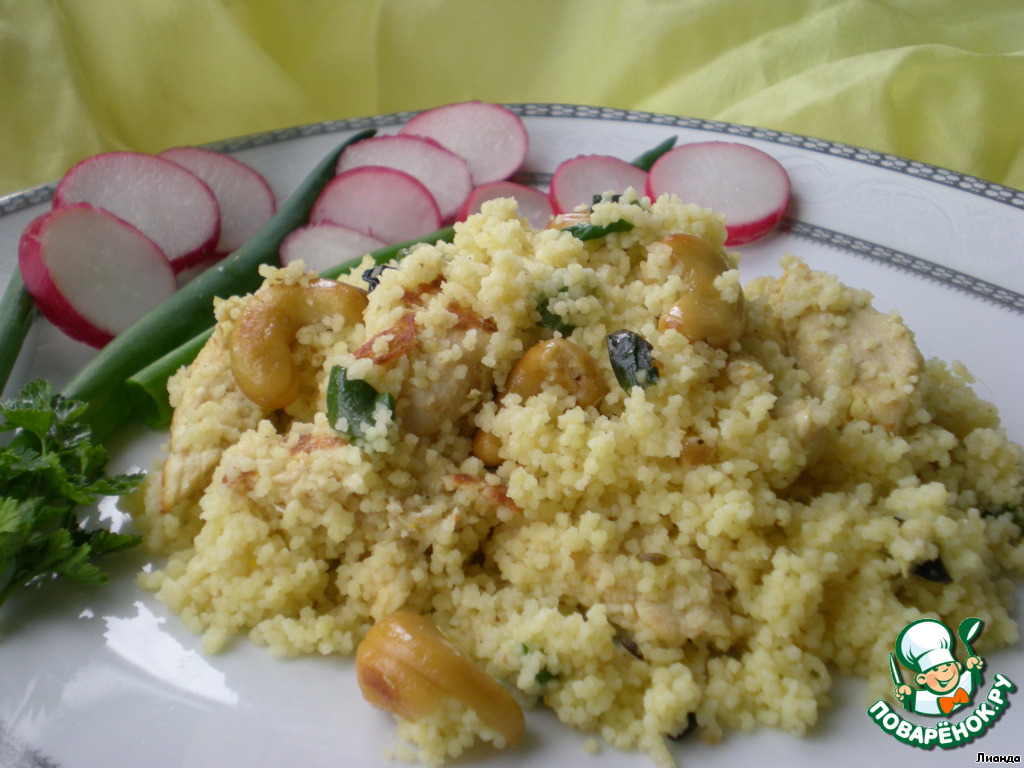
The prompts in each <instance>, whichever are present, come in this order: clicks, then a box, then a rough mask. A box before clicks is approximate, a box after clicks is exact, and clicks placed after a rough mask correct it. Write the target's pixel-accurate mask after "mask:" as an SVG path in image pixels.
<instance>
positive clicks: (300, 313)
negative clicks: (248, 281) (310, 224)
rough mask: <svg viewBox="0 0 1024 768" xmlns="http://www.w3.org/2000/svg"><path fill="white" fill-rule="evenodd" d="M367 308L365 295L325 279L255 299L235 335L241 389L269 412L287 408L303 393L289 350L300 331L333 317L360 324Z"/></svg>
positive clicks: (233, 353) (276, 288) (234, 351)
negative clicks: (339, 316) (337, 316)
mask: <svg viewBox="0 0 1024 768" xmlns="http://www.w3.org/2000/svg"><path fill="white" fill-rule="evenodd" d="M366 304H367V300H366V292H365V291H361V290H359V289H358V288H356V287H354V286H351V285H346V284H345V283H339V282H335V281H334V280H325V279H318V280H313V281H312V282H310V283H309V284H308V285H305V286H302V285H282V284H277V285H271V286H269V287H267V288H264V289H263V290H261V291H259V292H257V293H256V294H254V295H253V297H252V298H251V299H250V300H249V303H248V304H246V306H245V309H244V310H243V311H242V315H241V317H239V319H238V322H237V323H236V324H235V327H234V329H233V330H232V333H231V342H230V351H231V370H232V372H233V373H234V375H235V381H236V382H237V383H238V387H239V389H241V390H242V392H243V393H244V394H245V396H246V397H248V398H249V399H250V400H252V401H253V402H254V403H256V404H257V405H258V406H260V407H261V408H264V409H265V410H268V411H273V410H276V409H278V408H284V407H285V406H286V405H288V404H289V403H291V402H292V401H293V400H294V399H295V398H296V397H297V396H298V394H299V373H298V371H297V370H295V365H294V364H293V362H292V350H291V348H292V344H293V343H294V341H295V334H296V332H297V331H298V330H299V328H301V327H302V326H304V325H309V324H310V323H314V322H316V321H317V320H320V319H322V318H324V317H329V316H331V315H342V316H343V317H344V318H345V322H346V323H353V324H354V323H358V322H361V321H362V318H363V310H365V309H366Z"/></svg>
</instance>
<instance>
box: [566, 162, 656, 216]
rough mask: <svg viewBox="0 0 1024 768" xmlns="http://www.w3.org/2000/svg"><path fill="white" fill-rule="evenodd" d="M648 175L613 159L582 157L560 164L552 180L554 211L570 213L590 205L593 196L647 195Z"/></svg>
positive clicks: (628, 164) (633, 166)
mask: <svg viewBox="0 0 1024 768" xmlns="http://www.w3.org/2000/svg"><path fill="white" fill-rule="evenodd" d="M646 184H647V172H646V171H643V170H641V169H640V168H637V167H636V166H635V165H631V164H630V163H627V162H626V161H625V160H621V159H619V158H617V157H611V156H610V155H580V156H579V157H574V158H571V159H570V160H566V161H564V162H563V163H561V164H559V166H558V167H557V168H555V173H554V175H552V177H551V192H550V197H551V207H552V208H553V209H554V211H555V213H556V214H557V213H568V212H570V211H572V210H574V209H575V208H576V207H577V206H579V205H590V204H591V203H592V202H593V201H594V195H601V194H604V193H605V192H614V193H616V194H620V193H622V192H625V191H626V190H627V189H628V188H630V187H632V188H633V189H634V190H636V192H637V194H638V195H642V194H643V193H644V188H645V186H646Z"/></svg>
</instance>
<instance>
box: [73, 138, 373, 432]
mask: <svg viewBox="0 0 1024 768" xmlns="http://www.w3.org/2000/svg"><path fill="white" fill-rule="evenodd" d="M374 133H375V132H374V131H373V130H372V129H371V130H366V131H362V132H360V133H357V134H355V135H354V136H352V137H351V138H350V139H348V140H347V141H345V142H343V143H342V144H341V145H339V146H338V147H337V148H335V149H334V150H333V151H332V152H330V153H329V154H328V155H327V156H326V157H325V158H324V159H323V160H321V161H320V162H319V163H318V164H317V166H316V167H315V168H314V169H313V171H312V173H310V174H309V176H307V177H306V178H305V179H304V180H303V181H302V183H301V184H300V185H299V187H298V188H297V189H296V190H295V192H294V193H293V194H292V195H291V197H289V198H288V199H287V200H286V201H285V202H284V204H283V205H282V206H281V207H280V208H279V209H278V211H277V213H275V214H274V216H273V217H272V218H271V219H270V221H268V222H267V224H266V225H264V227H263V228H262V229H261V230H260V231H259V232H257V233H256V235H254V236H253V237H252V238H251V239H250V240H249V241H248V242H247V243H246V244H245V245H243V246H242V247H241V248H239V249H238V250H237V251H235V252H234V253H232V254H231V255H230V256H228V257H227V258H225V259H223V260H222V261H220V262H218V263H217V264H216V265H214V266H213V267H210V268H209V269H208V270H206V271H205V272H204V273H202V274H201V275H199V276H198V277H197V278H195V279H194V280H193V281H192V282H190V283H188V284H187V285H185V286H184V287H182V288H181V289H180V290H178V291H177V292H176V293H174V294H173V295H172V296H170V297H169V298H168V299H166V300H165V301H163V302H161V303H160V304H159V305H158V306H157V307H155V308H154V309H152V310H151V311H150V312H148V313H147V314H146V315H144V316H143V317H142V318H141V319H140V320H138V321H137V322H136V323H134V324H133V325H131V326H130V327H129V328H127V329H126V330H124V331H122V332H121V333H119V334H118V335H117V336H116V337H115V338H114V340H113V341H111V342H110V343H109V344H107V345H106V346H105V347H103V349H101V350H100V351H99V352H98V353H97V354H96V356H95V357H94V358H93V359H92V360H91V361H90V362H89V363H88V364H87V365H86V366H85V367H84V368H83V369H82V370H81V371H80V372H79V373H78V374H77V375H76V376H75V377H74V378H73V379H72V380H71V381H70V382H69V383H68V385H67V386H66V387H65V388H64V392H63V394H64V396H65V397H68V398H73V399H76V400H82V401H84V402H86V403H88V410H87V411H86V414H85V421H86V422H87V423H88V424H89V426H90V427H91V428H92V430H93V435H94V436H95V437H96V439H102V438H103V437H105V436H106V435H108V434H110V432H111V431H112V430H113V429H115V428H116V427H117V426H118V425H119V424H120V423H122V422H123V421H124V420H125V419H127V418H128V417H129V416H130V415H131V407H130V405H129V403H130V399H129V396H128V393H127V391H126V388H127V380H128V377H129V376H131V375H132V374H133V373H135V372H136V371H138V370H140V369H141V368H143V367H145V366H146V365H148V364H149V363H151V362H153V361H154V360H157V359H158V358H160V357H161V356H163V355H164V354H166V353H167V352H168V350H173V349H174V348H175V347H177V346H178V345H180V344H183V343H185V342H187V341H189V340H190V339H192V338H193V337H194V336H195V335H196V334H198V333H201V332H202V331H204V330H206V329H207V328H209V327H210V326H212V325H213V322H214V320H213V299H214V297H218V296H219V297H227V296H231V295H236V294H240V293H247V292H249V291H253V290H255V289H256V288H257V287H258V286H259V285H260V283H261V282H262V278H261V277H260V275H259V270H258V267H259V265H260V264H275V265H279V264H280V255H279V250H280V247H281V242H282V241H283V240H284V238H285V237H286V236H287V235H288V233H289V232H291V231H292V230H293V229H295V228H296V227H299V226H301V225H303V224H305V223H306V221H307V220H308V218H309V212H310V210H311V209H312V207H313V203H314V202H315V201H316V198H317V196H318V195H319V194H320V192H321V191H322V190H323V188H324V187H325V186H326V184H327V182H328V181H330V180H331V179H332V178H333V177H334V174H335V166H336V164H337V160H338V156H339V155H340V154H341V152H342V151H343V150H344V149H345V147H347V146H349V145H350V144H352V143H353V142H356V141H360V140H362V139H365V138H367V137H369V136H372V135H373V134H374Z"/></svg>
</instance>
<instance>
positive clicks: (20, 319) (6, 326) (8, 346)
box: [0, 266, 36, 392]
mask: <svg viewBox="0 0 1024 768" xmlns="http://www.w3.org/2000/svg"><path fill="white" fill-rule="evenodd" d="M35 309H36V305H35V303H34V302H33V301H32V297H31V296H29V295H28V291H26V290H25V284H24V283H23V282H22V281H21V273H20V272H19V271H18V267H17V266H15V268H14V272H13V273H12V274H11V280H10V282H9V283H7V288H6V289H5V290H4V295H3V298H0V392H3V390H4V386H5V385H6V384H7V379H8V377H9V376H10V375H11V371H12V370H13V369H14V364H15V362H17V360H18V354H19V353H20V352H21V347H22V345H23V344H24V343H25V336H26V335H28V329H29V328H31V327H32V320H33V319H34V318H35Z"/></svg>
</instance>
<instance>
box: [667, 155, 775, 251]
mask: <svg viewBox="0 0 1024 768" xmlns="http://www.w3.org/2000/svg"><path fill="white" fill-rule="evenodd" d="M666 193H671V194H675V195H678V196H679V197H680V199H682V201H683V202H684V203H696V204H697V205H700V206H703V207H705V208H710V209H712V210H714V211H718V212H719V213H721V214H722V215H724V216H725V221H726V232H727V237H726V241H725V244H726V245H742V244H743V243H749V242H750V241H752V240H756V239H757V238H759V237H763V236H764V235H767V234H768V233H769V232H771V231H772V230H773V229H774V228H775V227H776V226H777V225H778V223H779V222H780V221H782V217H783V216H784V215H785V214H786V209H787V208H788V207H789V200H790V194H791V187H790V181H789V174H788V173H786V169H785V168H783V167H782V165H781V164H780V163H779V162H778V161H777V160H776V159H775V158H774V157H772V156H771V155H768V154H766V153H764V152H762V151H761V150H759V149H755V148H754V147H750V146H747V145H746V144H734V143H731V142H727V141H706V142H698V143H696V144H684V145H683V146H681V147H676V148H675V149H673V150H671V151H669V152H666V153H665V154H664V155H662V156H661V157H660V158H659V159H658V161H657V162H656V163H655V164H654V165H653V166H652V167H651V172H650V174H648V177H647V194H648V196H649V197H650V198H651V199H652V200H654V199H656V198H658V197H660V196H661V195H664V194H666Z"/></svg>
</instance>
